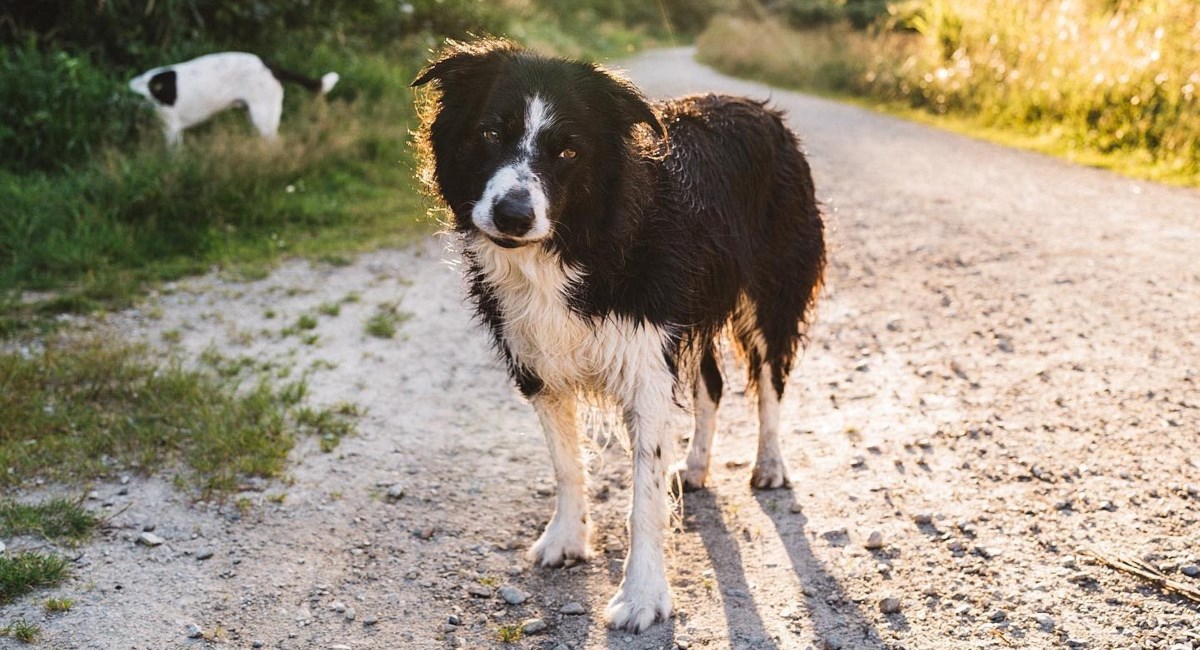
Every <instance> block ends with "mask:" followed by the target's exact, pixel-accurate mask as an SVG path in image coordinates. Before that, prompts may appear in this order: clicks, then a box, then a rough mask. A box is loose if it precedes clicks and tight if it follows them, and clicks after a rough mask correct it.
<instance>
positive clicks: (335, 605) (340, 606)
mask: <svg viewBox="0 0 1200 650" xmlns="http://www.w3.org/2000/svg"><path fill="white" fill-rule="evenodd" d="M329 609H332V610H333V611H335V612H337V613H339V614H340V613H342V612H344V611H346V603H343V602H342V601H340V600H335V601H333V602H332V603H330V604H329Z"/></svg>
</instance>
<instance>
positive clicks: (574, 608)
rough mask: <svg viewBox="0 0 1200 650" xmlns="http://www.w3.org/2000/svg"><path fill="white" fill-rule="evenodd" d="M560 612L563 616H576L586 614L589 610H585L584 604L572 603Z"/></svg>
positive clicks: (563, 607) (564, 606)
mask: <svg viewBox="0 0 1200 650" xmlns="http://www.w3.org/2000/svg"><path fill="white" fill-rule="evenodd" d="M558 611H559V612H562V613H563V614H572V615H575V614H583V613H586V612H587V609H585V608H584V607H583V604H582V603H578V602H575V601H571V602H569V603H567V604H566V605H563V606H562V607H561V608H560V609H559V610H558Z"/></svg>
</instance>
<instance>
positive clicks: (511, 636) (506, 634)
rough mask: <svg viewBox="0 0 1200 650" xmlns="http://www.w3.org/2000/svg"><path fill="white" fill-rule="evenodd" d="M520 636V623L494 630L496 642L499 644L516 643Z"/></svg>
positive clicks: (521, 632)
mask: <svg viewBox="0 0 1200 650" xmlns="http://www.w3.org/2000/svg"><path fill="white" fill-rule="evenodd" d="M522 634H523V631H522V630H521V624H520V623H513V624H511V625H501V626H499V627H497V628H496V640H497V641H499V642H500V643H516V642H517V641H520V640H521V636H522Z"/></svg>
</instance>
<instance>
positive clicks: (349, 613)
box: [342, 607, 358, 621]
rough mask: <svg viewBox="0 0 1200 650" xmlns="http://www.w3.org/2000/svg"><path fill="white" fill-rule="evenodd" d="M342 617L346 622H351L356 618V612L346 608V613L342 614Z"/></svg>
mask: <svg viewBox="0 0 1200 650" xmlns="http://www.w3.org/2000/svg"><path fill="white" fill-rule="evenodd" d="M342 616H345V617H346V620H347V621H353V620H354V619H355V618H358V612H356V611H354V608H353V607H347V608H346V613H345V614H342Z"/></svg>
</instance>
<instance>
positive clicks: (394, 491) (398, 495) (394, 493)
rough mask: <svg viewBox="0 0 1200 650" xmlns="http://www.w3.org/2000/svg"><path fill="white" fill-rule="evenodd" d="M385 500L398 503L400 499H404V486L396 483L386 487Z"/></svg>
mask: <svg viewBox="0 0 1200 650" xmlns="http://www.w3.org/2000/svg"><path fill="white" fill-rule="evenodd" d="M387 498H388V501H399V500H400V499H403V498H404V486H403V485H400V484H399V483H397V484H395V485H392V486H390V487H388V490H387Z"/></svg>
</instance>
